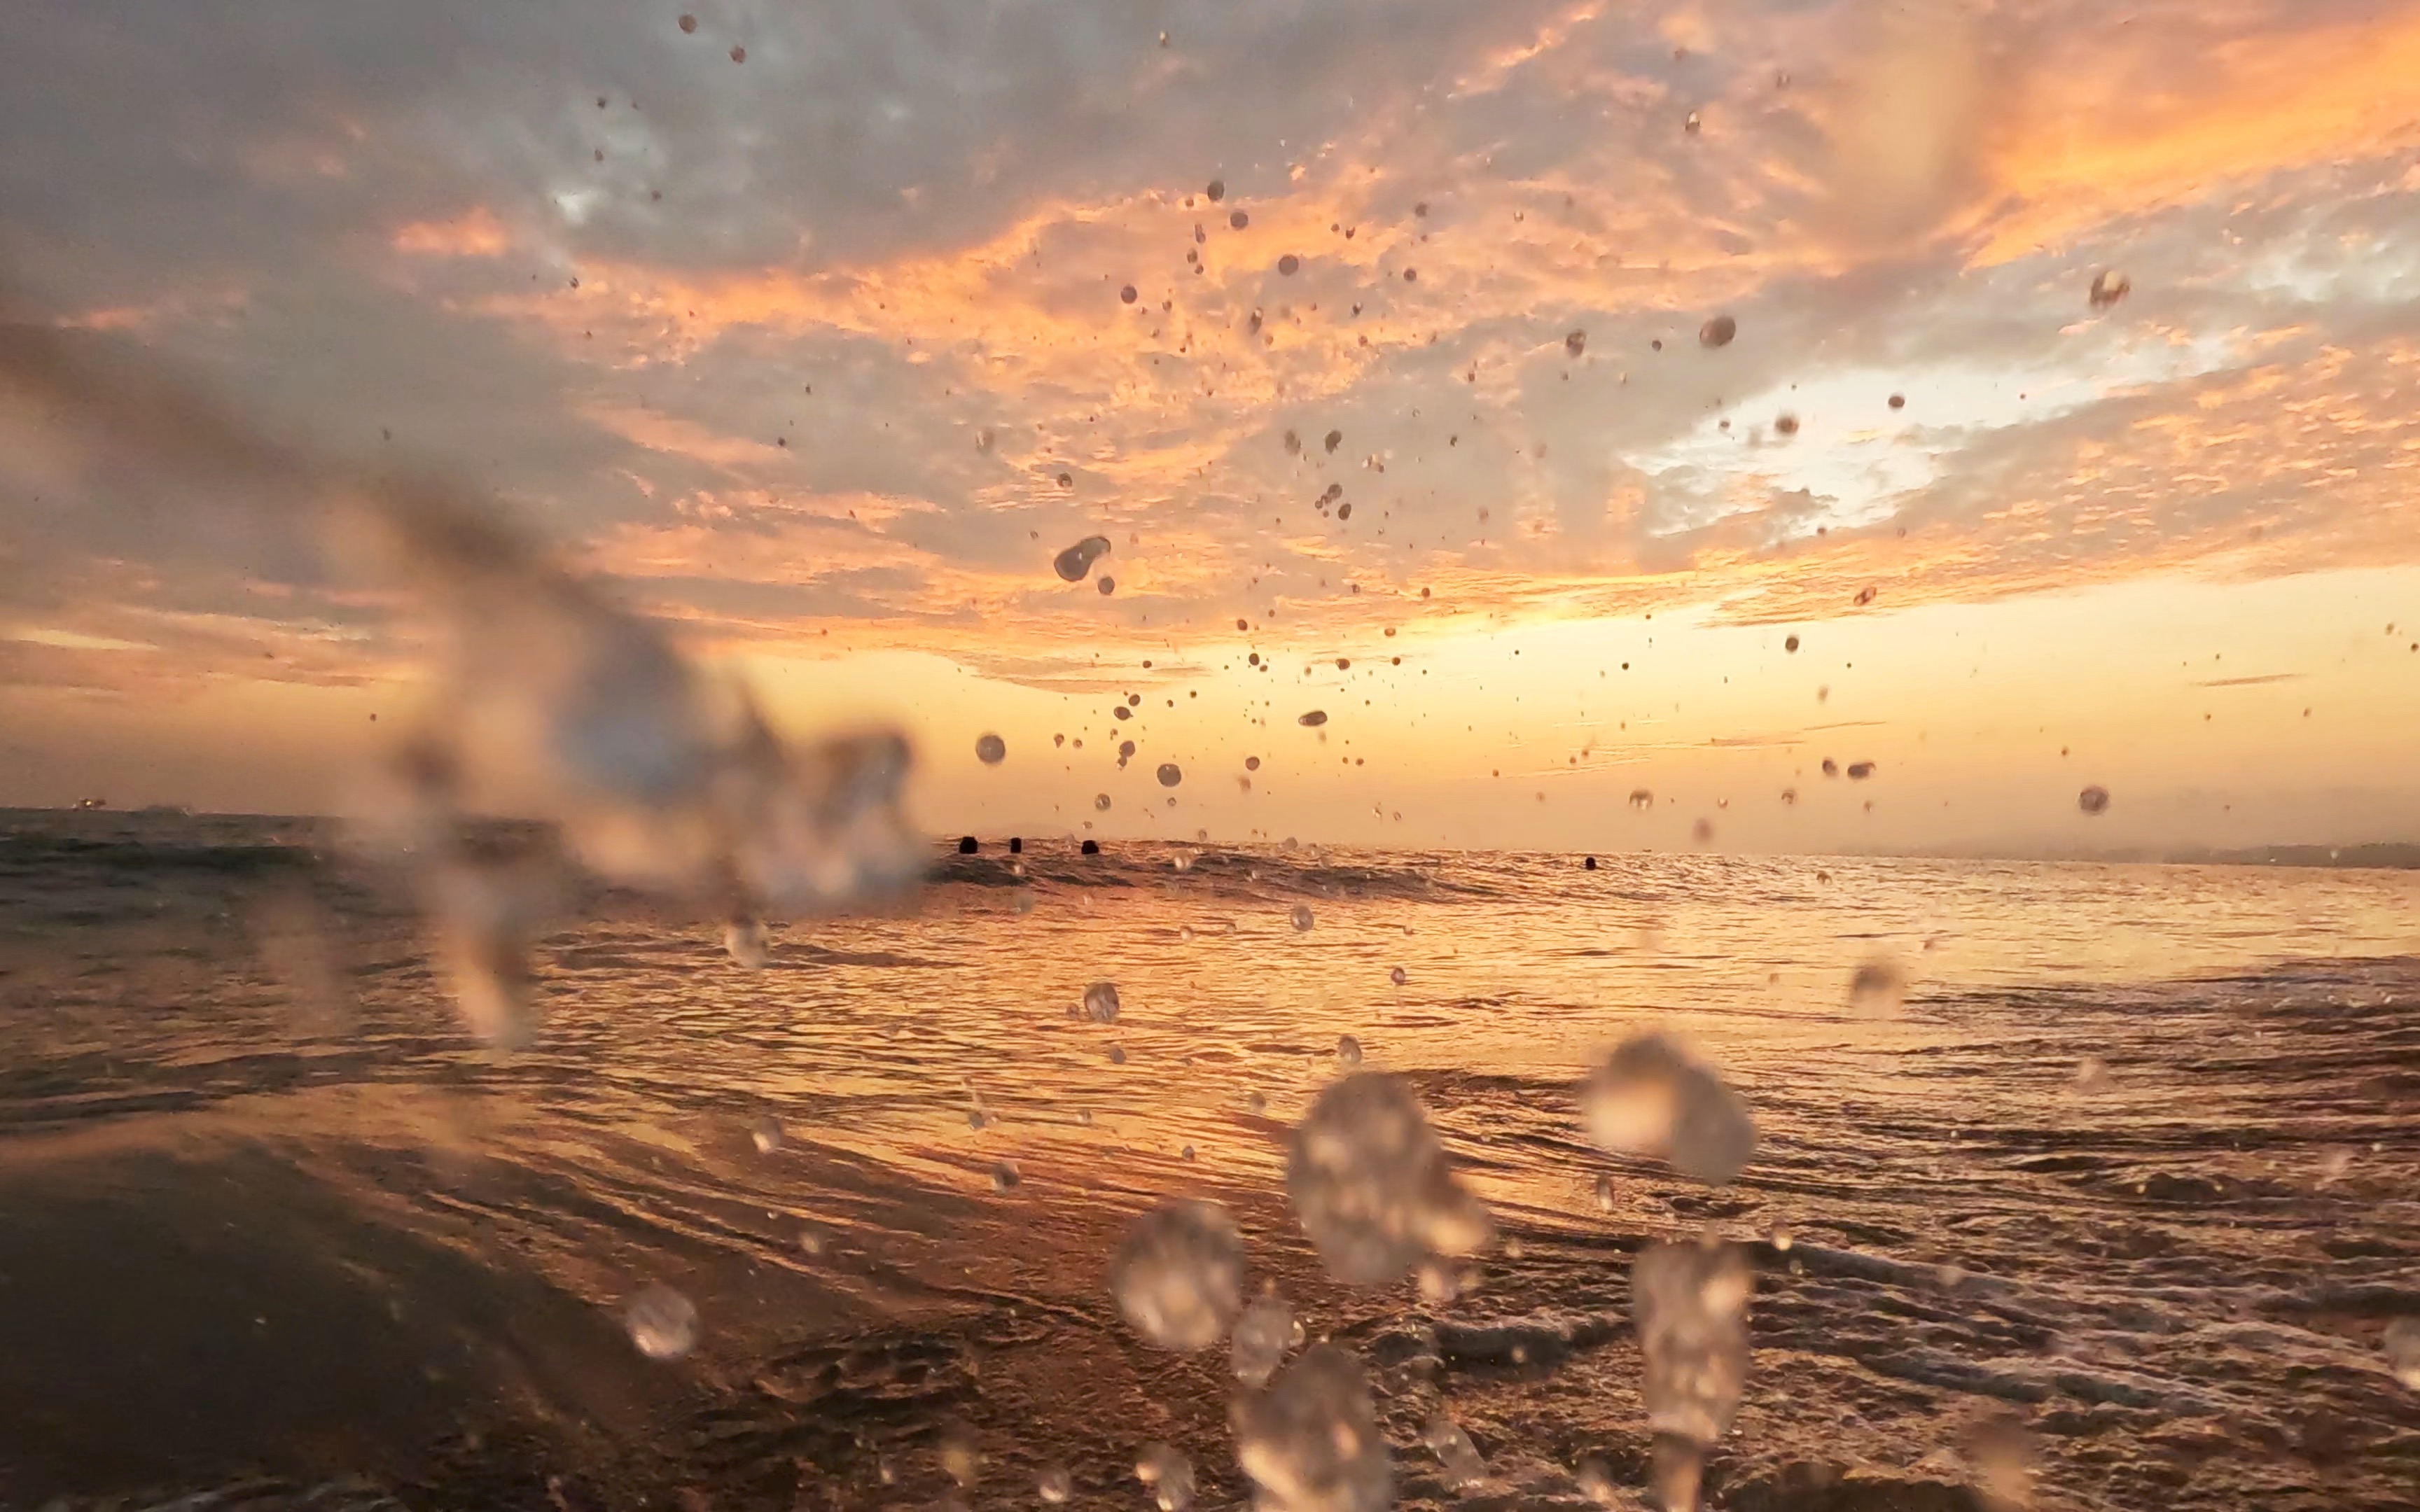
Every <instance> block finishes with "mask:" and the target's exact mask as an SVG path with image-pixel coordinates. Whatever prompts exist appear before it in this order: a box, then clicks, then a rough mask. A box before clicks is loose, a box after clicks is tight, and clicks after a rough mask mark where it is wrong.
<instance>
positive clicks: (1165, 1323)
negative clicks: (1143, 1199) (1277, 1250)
mask: <svg viewBox="0 0 2420 1512" xmlns="http://www.w3.org/2000/svg"><path fill="white" fill-rule="evenodd" d="M1109 1290H1110V1292H1111V1293H1112V1294H1113V1295H1114V1296H1116V1298H1117V1299H1118V1307H1119V1310H1120V1311H1122V1312H1124V1313H1125V1319H1126V1321H1127V1322H1129V1323H1132V1324H1133V1325H1134V1327H1135V1331H1136V1332H1137V1333H1139V1334H1140V1335H1142V1336H1143V1337H1145V1338H1147V1339H1149V1340H1151V1341H1152V1342H1153V1343H1154V1344H1156V1345H1159V1346H1160V1347H1161V1348H1163V1349H1169V1350H1180V1351H1183V1352H1186V1353H1190V1352H1192V1351H1193V1350H1203V1349H1208V1348H1209V1347H1210V1346H1211V1345H1213V1344H1216V1343H1218V1338H1219V1335H1222V1334H1224V1333H1225V1332H1226V1331H1227V1325H1228V1324H1229V1323H1230V1322H1232V1321H1233V1319H1234V1317H1235V1315H1236V1313H1237V1312H1238V1310H1240V1309H1241V1308H1242V1306H1243V1301H1244V1242H1243V1240H1242V1238H1241V1237H1240V1236H1239V1235H1237V1233H1236V1232H1235V1222H1234V1220H1233V1218H1230V1217H1229V1216H1228V1215H1227V1210H1226V1209H1225V1208H1222V1207H1220V1206H1219V1205H1218V1204H1217V1203H1215V1202H1179V1203H1173V1204H1171V1205H1170V1206H1168V1207H1165V1208H1162V1209H1160V1210H1159V1211H1156V1212H1153V1213H1149V1214H1146V1215H1145V1216H1144V1217H1143V1218H1141V1219H1140V1220H1139V1221H1138V1222H1137V1223H1136V1224H1135V1226H1134V1227H1133V1228H1132V1229H1130V1230H1128V1231H1127V1234H1126V1238H1125V1243H1123V1244H1121V1245H1119V1246H1118V1252H1117V1256H1116V1257H1115V1258H1114V1259H1112V1260H1111V1261H1110V1264H1109Z"/></svg>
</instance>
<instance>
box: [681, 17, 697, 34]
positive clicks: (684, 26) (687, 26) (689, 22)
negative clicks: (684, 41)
mask: <svg viewBox="0 0 2420 1512" xmlns="http://www.w3.org/2000/svg"><path fill="white" fill-rule="evenodd" d="M680 29H681V30H683V31H685V32H693V31H695V30H697V18H696V17H695V16H690V15H683V16H682V17H681V19H680Z"/></svg>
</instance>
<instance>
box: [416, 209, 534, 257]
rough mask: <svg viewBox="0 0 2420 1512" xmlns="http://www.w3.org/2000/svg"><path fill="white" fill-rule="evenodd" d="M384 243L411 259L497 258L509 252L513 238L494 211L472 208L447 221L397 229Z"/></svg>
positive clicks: (417, 223) (423, 222) (427, 222)
mask: <svg viewBox="0 0 2420 1512" xmlns="http://www.w3.org/2000/svg"><path fill="white" fill-rule="evenodd" d="M387 244H388V245H389V246H391V247H393V248H394V249H395V250H396V251H397V252H400V253H406V254H409V255H412V256H415V257H497V256H502V255H504V253H506V252H508V251H510V250H511V249H512V244H513V239H512V234H511V233H510V232H509V231H507V230H506V229H505V228H504V222H502V221H500V220H498V219H497V218H496V212H495V211H493V210H491V209H489V208H487V207H486V206H484V205H475V206H473V207H472V208H470V209H468V210H465V211H463V212H462V213H461V214H460V215H458V216H456V217H455V218H454V219H452V220H450V221H413V222H411V224H408V225H404V226H400V227H398V228H396V233H395V235H394V236H392V237H391V238H389V239H388V242H387Z"/></svg>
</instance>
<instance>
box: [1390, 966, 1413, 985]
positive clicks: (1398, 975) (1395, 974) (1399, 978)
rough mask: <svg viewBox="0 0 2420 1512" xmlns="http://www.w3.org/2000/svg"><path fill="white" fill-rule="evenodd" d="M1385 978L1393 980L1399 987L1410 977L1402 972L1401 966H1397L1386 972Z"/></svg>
mask: <svg viewBox="0 0 2420 1512" xmlns="http://www.w3.org/2000/svg"><path fill="white" fill-rule="evenodd" d="M1387 980H1388V981H1391V982H1393V983H1394V984H1395V985H1396V986H1398V987H1401V986H1402V985H1403V984H1404V982H1406V981H1409V980H1411V979H1410V978H1409V977H1408V976H1406V975H1405V974H1404V968H1403V967H1401V966H1397V967H1396V968H1395V969H1394V970H1392V971H1389V972H1388V973H1387Z"/></svg>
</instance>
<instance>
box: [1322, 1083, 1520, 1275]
mask: <svg viewBox="0 0 2420 1512" xmlns="http://www.w3.org/2000/svg"><path fill="white" fill-rule="evenodd" d="M1286 1193H1287V1195H1288V1196H1290V1197H1292V1199H1293V1201H1294V1209H1295V1217H1296V1218H1297V1219H1299V1220H1300V1222H1301V1224H1302V1227H1303V1232H1305V1233H1306V1234H1309V1235H1310V1236H1311V1242H1312V1244H1314V1245H1315V1246H1317V1247H1318V1250H1319V1257H1320V1258H1321V1260H1323V1261H1324V1262H1326V1266H1327V1271H1328V1273H1329V1274H1331V1275H1333V1276H1335V1277H1336V1278H1337V1279H1338V1280H1340V1281H1344V1282H1349V1283H1351V1284H1352V1285H1355V1286H1379V1285H1383V1284H1385V1283H1386V1282H1388V1281H1392V1280H1394V1279H1395V1278H1396V1277H1398V1276H1400V1275H1402V1274H1403V1273H1404V1272H1405V1271H1408V1270H1410V1269H1411V1268H1412V1267H1413V1266H1414V1265H1416V1264H1418V1263H1419V1261H1421V1260H1423V1259H1426V1258H1428V1257H1431V1256H1435V1255H1442V1256H1465V1255H1472V1254H1476V1253H1477V1252H1478V1251H1479V1250H1480V1249H1481V1247H1482V1246H1484V1245H1485V1244H1486V1243H1487V1242H1488V1240H1489V1238H1490V1237H1492V1235H1493V1233H1494V1226H1493V1224H1492V1223H1491V1222H1490V1221H1489V1219H1488V1216H1487V1209H1486V1208H1485V1206H1484V1205H1482V1204H1481V1202H1480V1200H1479V1198H1478V1197H1477V1196H1473V1195H1472V1194H1471V1193H1470V1192H1469V1191H1467V1190H1466V1189H1465V1188H1464V1186H1463V1185H1462V1183H1461V1181H1460V1180H1458V1179H1457V1178H1456V1177H1455V1175H1454V1173H1453V1167H1452V1165H1451V1164H1450V1162H1449V1161H1448V1160H1447V1159H1446V1153H1445V1149H1444V1147H1443V1146H1441V1145H1439V1144H1438V1143H1437V1137H1436V1134H1435V1132H1434V1131H1433V1130H1431V1129H1430V1128H1429V1121H1428V1116H1427V1114H1426V1113H1425V1112H1423V1111H1422V1110H1421V1107H1420V1103H1419V1098H1417V1097H1415V1096H1414V1095H1413V1094H1412V1089H1411V1087H1410V1085H1409V1084H1408V1083H1406V1082H1404V1080H1403V1079H1402V1078H1400V1077H1397V1076H1392V1075H1388V1073H1386V1072H1354V1073H1353V1074H1352V1075H1349V1076H1346V1077H1344V1078H1343V1079H1342V1080H1341V1081H1338V1082H1335V1083H1333V1084H1332V1085H1330V1086H1329V1087H1328V1088H1327V1089H1326V1090H1325V1091H1323V1092H1321V1093H1320V1094H1319V1097H1318V1098H1317V1100H1316V1101H1314V1102H1313V1103H1311V1111H1310V1112H1309V1113H1307V1114H1305V1115H1304V1117H1303V1120H1302V1122H1301V1124H1300V1125H1299V1126H1297V1127H1296V1128H1295V1133H1294V1143H1293V1147H1292V1149H1290V1150H1289V1151H1288V1153H1287V1156H1286Z"/></svg>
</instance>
